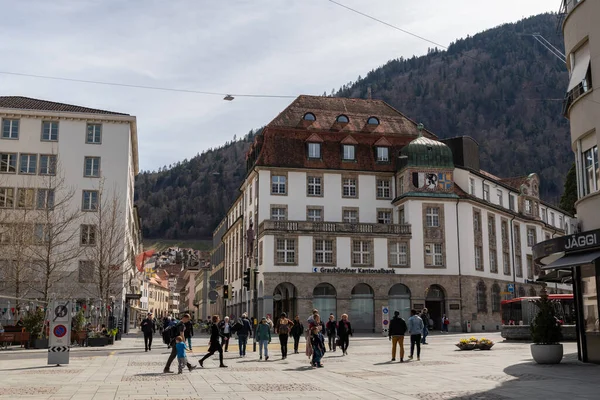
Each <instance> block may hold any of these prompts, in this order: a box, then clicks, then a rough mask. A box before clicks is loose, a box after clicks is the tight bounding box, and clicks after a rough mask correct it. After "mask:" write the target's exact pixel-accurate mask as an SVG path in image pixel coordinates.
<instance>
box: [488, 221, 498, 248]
mask: <svg viewBox="0 0 600 400" xmlns="http://www.w3.org/2000/svg"><path fill="white" fill-rule="evenodd" d="M488 238H489V239H490V246H495V244H496V243H495V242H496V217H494V215H492V214H488Z"/></svg>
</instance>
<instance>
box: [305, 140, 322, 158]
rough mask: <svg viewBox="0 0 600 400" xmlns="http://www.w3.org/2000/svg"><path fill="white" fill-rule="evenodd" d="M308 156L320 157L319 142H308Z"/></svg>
mask: <svg viewBox="0 0 600 400" xmlns="http://www.w3.org/2000/svg"><path fill="white" fill-rule="evenodd" d="M308 158H317V159H320V158H321V143H309V144H308Z"/></svg>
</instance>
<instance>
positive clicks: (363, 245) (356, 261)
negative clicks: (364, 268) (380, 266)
mask: <svg viewBox="0 0 600 400" xmlns="http://www.w3.org/2000/svg"><path fill="white" fill-rule="evenodd" d="M370 264H371V242H369V241H367V240H353V241H352V265H370Z"/></svg>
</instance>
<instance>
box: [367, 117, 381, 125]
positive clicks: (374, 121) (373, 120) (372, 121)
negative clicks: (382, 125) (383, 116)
mask: <svg viewBox="0 0 600 400" xmlns="http://www.w3.org/2000/svg"><path fill="white" fill-rule="evenodd" d="M367 125H379V119H377V117H370V118H369V119H368V120H367Z"/></svg>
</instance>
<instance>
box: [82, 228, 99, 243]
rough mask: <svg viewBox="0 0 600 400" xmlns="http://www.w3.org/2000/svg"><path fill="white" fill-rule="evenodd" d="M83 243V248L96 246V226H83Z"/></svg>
mask: <svg viewBox="0 0 600 400" xmlns="http://www.w3.org/2000/svg"><path fill="white" fill-rule="evenodd" d="M80 230H81V242H80V244H81V245H82V246H95V245H96V225H81V228H80Z"/></svg>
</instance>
